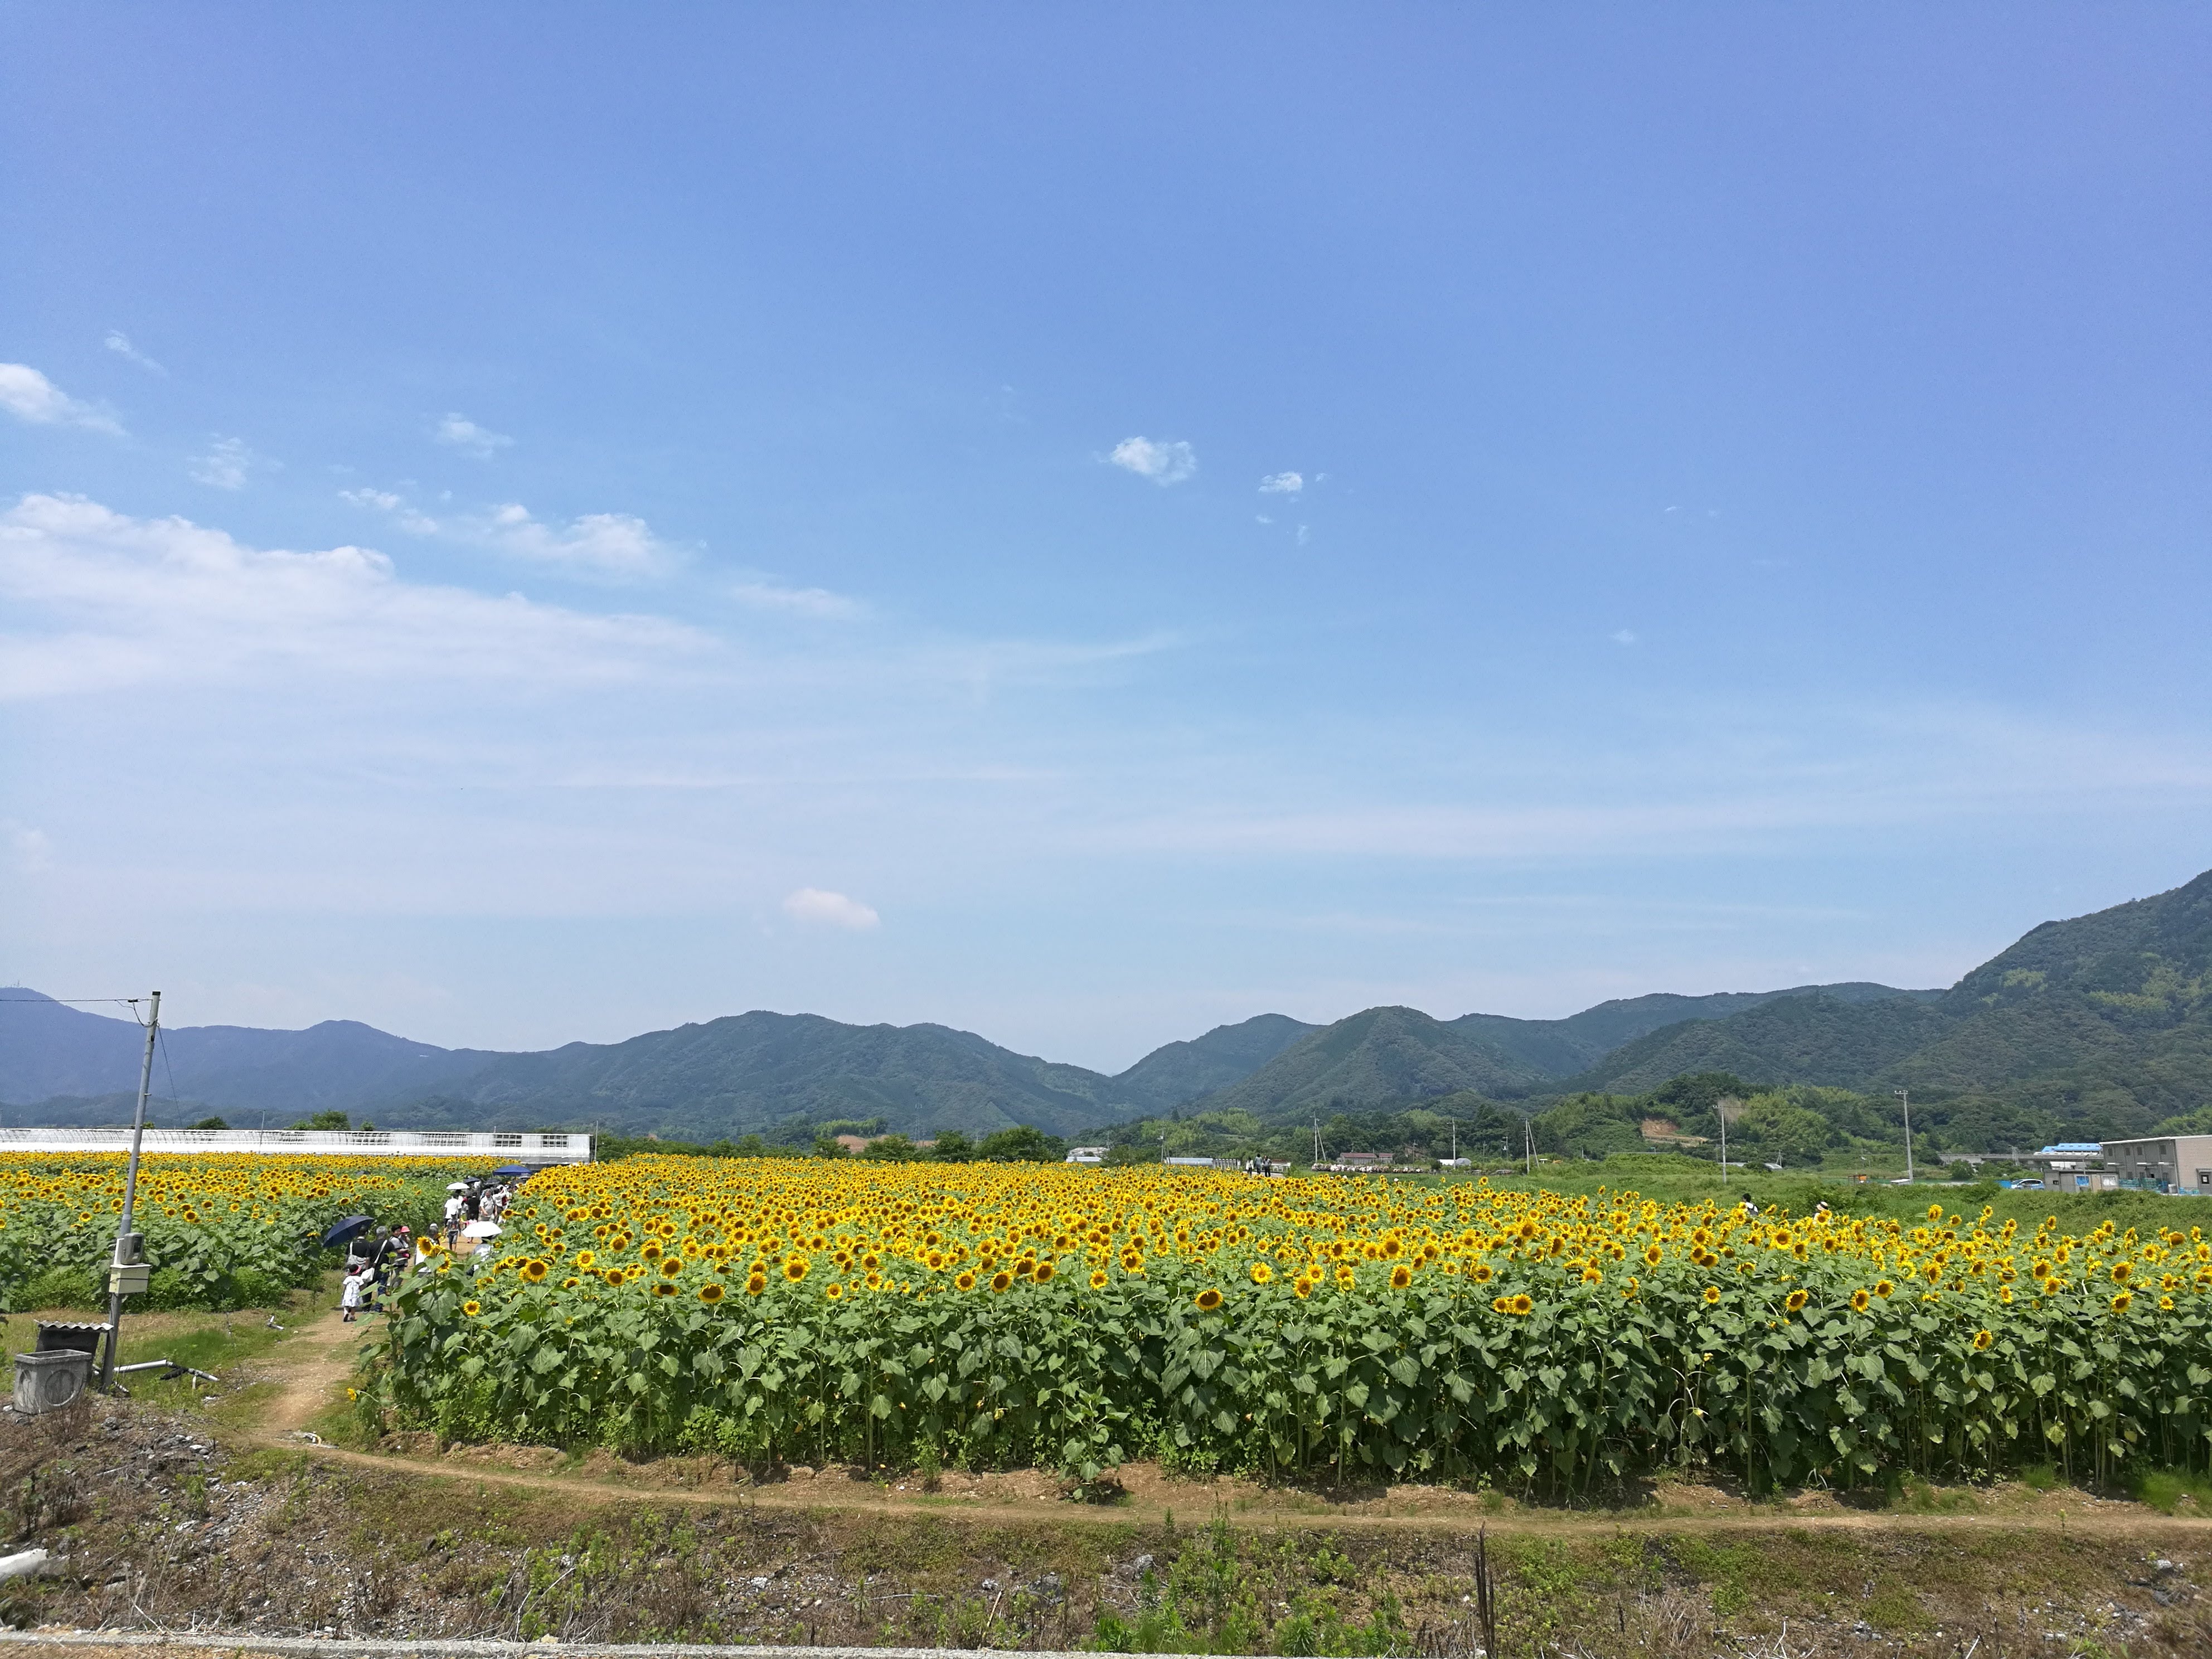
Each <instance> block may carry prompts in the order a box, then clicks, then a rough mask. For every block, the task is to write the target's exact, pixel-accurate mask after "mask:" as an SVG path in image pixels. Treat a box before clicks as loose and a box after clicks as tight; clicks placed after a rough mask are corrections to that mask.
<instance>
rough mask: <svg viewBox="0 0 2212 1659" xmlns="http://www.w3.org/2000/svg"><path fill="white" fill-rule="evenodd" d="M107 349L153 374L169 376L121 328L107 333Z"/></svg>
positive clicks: (164, 369) (112, 329) (166, 371)
mask: <svg viewBox="0 0 2212 1659" xmlns="http://www.w3.org/2000/svg"><path fill="white" fill-rule="evenodd" d="M107 349H109V350H110V351H112V352H113V353H114V354H115V355H116V356H118V357H120V358H122V359H123V360H124V361H125V362H132V363H136V364H137V365H138V367H139V368H143V369H144V370H146V371H147V372H148V373H149V374H167V373H168V372H169V371H168V370H167V369H166V368H162V367H161V364H159V363H157V362H155V361H154V360H153V359H152V358H151V357H149V356H147V355H146V354H145V353H144V352H143V351H141V350H139V349H138V348H137V346H134V345H132V344H131V337H130V336H129V335H128V334H125V332H124V331H122V330H121V329H119V328H111V329H109V330H108V331H107Z"/></svg>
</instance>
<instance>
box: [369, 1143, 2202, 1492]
mask: <svg viewBox="0 0 2212 1659" xmlns="http://www.w3.org/2000/svg"><path fill="white" fill-rule="evenodd" d="M2178 1213H2179V1212H2178ZM507 1222H508V1229H507V1233H506V1234H505V1235H504V1236H503V1237H501V1239H499V1240H498V1241H496V1243H495V1247H494V1248H493V1249H490V1250H488V1251H486V1252H483V1253H482V1254H480V1255H477V1256H474V1257H471V1258H468V1259H453V1258H448V1257H446V1256H444V1255H441V1254H439V1253H437V1252H436V1251H435V1249H434V1250H433V1251H432V1252H431V1253H430V1254H429V1255H428V1256H427V1257H426V1259H425V1260H424V1261H422V1264H421V1267H422V1271H421V1272H419V1273H416V1275H414V1276H413V1277H412V1280H411V1284H410V1288H409V1289H408V1290H407V1291H405V1292H404V1294H403V1296H402V1297H400V1299H399V1302H398V1312H397V1315H396V1316H395V1318H394V1320H393V1322H392V1326H391V1328H390V1336H389V1346H388V1352H387V1353H386V1358H385V1361H384V1364H382V1366H381V1368H380V1371H379V1372H378V1374H377V1376H376V1377H375V1378H374V1381H373V1383H372V1384H371V1386H370V1387H369V1389H368V1390H367V1391H366V1394H365V1396H364V1398H365V1409H366V1410H368V1411H369V1412H371V1413H374V1414H377V1415H379V1416H380V1417H381V1418H382V1419H384V1420H386V1421H388V1422H394V1423H398V1424H405V1425H427V1426H435V1428H437V1429H438V1430H439V1431H441V1432H442V1433H444V1434H446V1435H448V1436H450V1437H457V1438H469V1439H482V1438H490V1437H501V1438H507V1439H514V1440H521V1441H528V1442H535V1443H547V1444H553V1445H565V1446H576V1445H583V1444H605V1445H611V1446H617V1447H622V1448H626V1449H694V1450H702V1451H707V1450H710V1451H714V1452H718V1453H720V1454H723V1455H730V1456H733V1457H741V1458H745V1459H750V1460H774V1459H778V1458H798V1457H801V1456H804V1457H808V1458H816V1457H824V1456H848V1457H856V1458H865V1459H871V1460H873V1459H889V1460H891V1461H894V1462H924V1463H927V1462H929V1461H931V1460H933V1459H940V1458H941V1459H944V1460H945V1461H948V1462H950V1461H954V1460H965V1461H968V1462H974V1463H979V1464H997V1465H1006V1464H1013V1463H1024V1462H1036V1463H1043V1464H1048V1465H1052V1466H1056V1467H1059V1468H1063V1469H1065V1470H1067V1471H1068V1472H1070V1473H1071V1474H1075V1475H1077V1476H1079V1477H1080V1478H1085V1479H1089V1478H1092V1477H1094V1476H1095V1475H1096V1474H1097V1472H1098V1471H1099V1470H1101V1469H1102V1468H1108V1467H1110V1466H1111V1465H1113V1464H1115V1463H1116V1462H1121V1461H1122V1460H1124V1459H1126V1458H1128V1457H1131V1456H1136V1455H1164V1456H1165V1457H1168V1458H1169V1459H1170V1460H1179V1461H1182V1462H1188V1463H1189V1464H1193V1465H1197V1466H1201V1467H1237V1468H1249V1469H1253V1470H1255V1471H1257V1472H1261V1473H1267V1474H1301V1473H1314V1474H1319V1473H1333V1474H1339V1475H1351V1474H1374V1473H1378V1472H1383V1471H1388V1472H1389V1473H1390V1474H1393V1475H1395V1476H1398V1477H1401V1478H1408V1477H1419V1478H1425V1479H1432V1480H1433V1479H1472V1478H1484V1477H1486V1478H1490V1479H1493V1480H1500V1481H1504V1482H1506V1483H1509V1484H1512V1485H1516V1486H1522V1487H1527V1488H1541V1489H1545V1490H1548V1491H1552V1492H1560V1491H1569V1490H1572V1491H1579V1490H1583V1489H1587V1488H1588V1487H1589V1486H1591V1484H1592V1483H1593V1482H1599V1483H1605V1482H1611V1481H1616V1480H1620V1479H1623V1478H1626V1477H1628V1476H1631V1475H1633V1474H1639V1473H1644V1472H1648V1471H1651V1470H1654V1469H1657V1468H1664V1467H1669V1466H1676V1465H1680V1464H1683V1463H1685V1462H1700V1463H1704V1464H1705V1465H1708V1466H1711V1467H1716V1468H1722V1469H1725V1470H1728V1471H1729V1472H1732V1473H1735V1474H1741V1475H1742V1476H1743V1477H1745V1478H1746V1479H1747V1480H1750V1481H1752V1482H1753V1483H1754V1484H1758V1485H1764V1484H1766V1483H1769V1482H1787V1483H1798V1482H1805V1481H1826V1482H1830V1483H1833V1484H1837V1485H1846V1484H1854V1483H1860V1482H1866V1481H1874V1480H1887V1479H1890V1478H1893V1477H1894V1476H1896V1475H1898V1474H1903V1473H1906V1472H1911V1473H1919V1474H1938V1473H1940V1474H1977V1473H1988V1472H1996V1471H1998V1470H2002V1469H2003V1468H2008V1467H2015V1466H2021V1465H2025V1464H2033V1463H2044V1462H2063V1463H2064V1464H2066V1465H2068V1466H2069V1468H2073V1469H2075V1471H2076V1472H2078V1473H2081V1474H2108V1473H2110V1472H2111V1471H2112V1469H2113V1468H2116V1467H2118V1466H2121V1465H2129V1464H2140V1463H2142V1462H2155V1463H2159V1464H2184V1465H2193V1464H2201V1463H2203V1462H2204V1461H2205V1460H2206V1457H2207V1454H2208V1449H2212V1405H2209V1404H2208V1400H2207V1396H2206V1393H2205V1390H2206V1385H2207V1384H2208V1383H2212V1336H2208V1327H2207V1317H2206V1314H2207V1308H2208V1302H2207V1296H2208V1291H2212V1243H2206V1242H2205V1240H2204V1239H2203V1237H2201V1236H2200V1231H2199V1230H2198V1229H2197V1228H2194V1227H2191V1228H2189V1229H2187V1230H2186V1231H2184V1230H2182V1229H2180V1228H2179V1227H2174V1228H2168V1229H2165V1230H2162V1231H2154V1232H2151V1233H2147V1234H2138V1233H2137V1232H2136V1231H2124V1232H2121V1231H2115V1230H2114V1229H2113V1228H2112V1227H2111V1226H2109V1225H2107V1226H2105V1227H2100V1228H2099V1229H2097V1230H2095V1231H2090V1232H2087V1233H2086V1234H2083V1235H2081V1236H2070V1235H2067V1234H2064V1233H2063V1232H2062V1231H2060V1230H2059V1228H2058V1226H2057V1223H2056V1222H2055V1221H2053V1222H2047V1223H2045V1225H2043V1226H2041V1227H2040V1228H2039V1229H2036V1230H2033V1231H2021V1229H2020V1228H2019V1227H2018V1226H2016V1225H2015V1224H2013V1223H2009V1222H2007V1223H2002V1224H1999V1223H1997V1222H1996V1221H1995V1220H1994V1219H1993V1218H1991V1216H1990V1213H1989V1212H1987V1211H1986V1210H1984V1211H1983V1212H1979V1213H1978V1214H1976V1215H1972V1216H1965V1215H1960V1214H1955V1213H1947V1212H1945V1210H1944V1209H1943V1207H1942V1206H1941V1205H1935V1206H1930V1207H1929V1210H1928V1212H1927V1214H1926V1216H1925V1218H1924V1219H1920V1220H1917V1221H1916V1222H1913V1223H1911V1224H1907V1223H1900V1222H1896V1221H1891V1220H1885V1219H1875V1218H1852V1217H1846V1216H1840V1215H1826V1214H1823V1215H1820V1216H1818V1217H1814V1218H1792V1217H1789V1216H1786V1215H1784V1214H1781V1213H1779V1212H1765V1213H1759V1214H1746V1213H1743V1212H1740V1211H1736V1210H1730V1209H1723V1208H1720V1207H1717V1206H1713V1205H1710V1204H1704V1205H1700V1204H1676V1205H1672V1206H1662V1205H1660V1204H1658V1203H1656V1202H1652V1201H1649V1200H1642V1199H1639V1198H1638V1196H1637V1195H1636V1194H1632V1193H1601V1194H1598V1195H1597V1196H1596V1197H1595V1198H1586V1197H1569V1196H1565V1195H1560V1194H1547V1193H1534V1194H1531V1193H1525V1192H1518V1191H1502V1190H1496V1189H1492V1188H1490V1187H1489V1186H1488V1185H1487V1184H1486V1183H1483V1182H1459V1183H1454V1184H1450V1185H1446V1186H1441V1187H1438V1186H1407V1185H1400V1184H1393V1183H1390V1182H1376V1181H1370V1180H1352V1181H1336V1180H1328V1179H1315V1180H1279V1181H1261V1180H1255V1179H1251V1178H1249V1177H1244V1176H1230V1175H1212V1174H1204V1173H1195V1172H1185V1171H1180V1170H1178V1171H1173V1172H1170V1171H1165V1170H1146V1169H1134V1170H1078V1169H1069V1168H1066V1167H1061V1166H1036V1165H994V1164H969V1165H953V1166H939V1165H927V1166H920V1165H899V1164H884V1165H872V1164H853V1163H844V1162H832V1161H827V1160H824V1161H818V1162H809V1163H805V1164H799V1163H793V1162H791V1161H763V1162H747V1161H738V1160H731V1161H714V1160H701V1159H688V1158H640V1159H635V1160H630V1161H627V1162H623V1163H621V1164H611V1165H599V1166H583V1167H578V1168H572V1169H564V1170H553V1171H549V1172H547V1173H546V1174H544V1175H542V1176H538V1178H536V1179H535V1180H533V1181H532V1182H531V1183H530V1184H529V1186H528V1187H527V1188H525V1190H524V1193H523V1194H522V1196H521V1198H520V1200H518V1202H517V1204H516V1206H514V1208H513V1210H511V1211H510V1212H509V1213H508V1217H507Z"/></svg>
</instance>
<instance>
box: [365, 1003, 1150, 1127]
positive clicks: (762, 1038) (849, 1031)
mask: <svg viewBox="0 0 2212 1659" xmlns="http://www.w3.org/2000/svg"><path fill="white" fill-rule="evenodd" d="M443 1096H444V1097H443V1098H442V1099H441V1100H440V1101H438V1102H437V1103H435V1105H436V1107H437V1108H438V1109H439V1110H440V1112H441V1115H444V1116H447V1117H449V1118H455V1119H459V1118H465V1119H468V1120H470V1121H484V1122H492V1123H504V1122H513V1121H522V1120H525V1119H527V1120H528V1121H532V1122H548V1123H565V1124H574V1125H586V1124H592V1123H600V1124H604V1125H605V1126H606V1127H609V1128H613V1129H620V1130H624V1131H627V1132H629V1133H642V1132H644V1131H645V1130H647V1129H650V1130H652V1131H653V1133H658V1134H661V1135H665V1136H669V1137H671V1138H681V1139H708V1140H711V1139H717V1138H719V1137H721V1136H725V1135H739V1134H744V1133H750V1132H756V1131H760V1132H765V1131H769V1130H772V1129H773V1128H775V1127H776V1126H777V1125H779V1124H783V1123H787V1122H791V1121H797V1122H800V1123H805V1124H814V1123H823V1122H829V1121H841V1120H860V1121H865V1120H869V1119H880V1120H881V1121H882V1123H883V1126H884V1128H885V1129H887V1130H889V1131H891V1132H894V1133H901V1134H905V1135H908V1136H912V1137H915V1138H921V1137H923V1136H927V1135H930V1134H933V1133H935V1132H937V1131H938V1130H940V1129H958V1130H961V1131H963V1133H967V1134H969V1135H971V1136H975V1135H983V1134H988V1133H991V1132H992V1131H994V1130H996V1129H1004V1128H1008V1127H1012V1126H1013V1125H1015V1124H1017V1123H1030V1124H1035V1125H1036V1127H1039V1128H1041V1129H1043V1130H1045V1131H1046V1132H1047V1133H1051V1134H1056V1135H1066V1134H1071V1133H1075V1132H1077V1131H1079V1130H1081V1129H1083V1128H1085V1127H1088V1126H1090V1125H1091V1124H1093V1123H1097V1122H1099V1121H1103V1120H1105V1119H1109V1118H1112V1117H1117V1116H1127V1115H1132V1114H1133V1112H1134V1111H1136V1110H1137V1109H1138V1107H1139V1103H1138V1102H1136V1101H1134V1100H1133V1099H1132V1098H1130V1097H1127V1096H1126V1095H1125V1094H1123V1093H1122V1092H1121V1091H1120V1090H1118V1089H1117V1088H1116V1087H1115V1084H1114V1082H1113V1079H1109V1078H1105V1077H1102V1076H1100V1075H1099V1074H1098V1073H1096V1072H1091V1071H1085V1069H1084V1068H1083V1067H1081V1066H1060V1065H1055V1064H1054V1063H1053V1062H1052V1061H1050V1060H1039V1059H1037V1058H1036V1057H1035V1056H1033V1055H1029V1054H1015V1053H1013V1052H1012V1051H1011V1050H1009V1049H1006V1048H1000V1047H999V1046H998V1045H997V1044H995V1043H993V1042H986V1041H985V1040H984V1039H983V1038H981V1037H980V1036H975V1034H974V1033H973V1032H970V1031H957V1030H952V1029H951V1027H949V1026H945V1025H845V1024H839V1023H838V1022H837V1021H836V1020H831V1019H823V1018H821V1017H820V1016H818V1015H815V1014H775V1013H766V1012H753V1013H749V1014H734V1015H731V1016H729V1017H727V1018H722V1019H715V1020H709V1021H708V1022H707V1023H706V1024H701V1025H684V1026H679V1027H678V1028H677V1029H676V1030H672V1031H653V1032H648V1033H647V1034H646V1035H645V1036H635V1037H632V1038H630V1039H629V1041H628V1042H615V1043H604V1044H602V1043H588V1042H572V1043H569V1044H568V1045H567V1046H566V1047H565V1048H553V1049H548V1050H546V1051H545V1052H544V1053H541V1054H504V1055H501V1056H499V1057H498V1058H496V1059H495V1060H491V1061H490V1062H489V1064H487V1065H484V1066H482V1067H480V1068H479V1069H477V1071H475V1072H474V1073H471V1075H469V1076H468V1077H466V1078H465V1079H461V1080H460V1081H459V1083H458V1084H457V1085H453V1087H450V1088H448V1089H447V1090H446V1091H443ZM407 1107H408V1103H404V1102H397V1101H395V1102H393V1103H392V1104H391V1105H390V1106H389V1107H388V1108H386V1109H385V1110H383V1111H381V1112H380V1113H379V1114H378V1116H377V1121H379V1122H380V1123H388V1124H389V1125H391V1126H392V1127H397V1126H398V1125H400V1124H402V1123H404V1122H407V1121H411V1114H410V1112H409V1111H408V1109H407Z"/></svg>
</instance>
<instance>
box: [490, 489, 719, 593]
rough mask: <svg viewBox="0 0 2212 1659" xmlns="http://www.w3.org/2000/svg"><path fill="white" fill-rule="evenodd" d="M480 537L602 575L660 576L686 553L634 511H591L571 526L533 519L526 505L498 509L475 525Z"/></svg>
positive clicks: (515, 552) (517, 553) (521, 555)
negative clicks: (669, 542)
mask: <svg viewBox="0 0 2212 1659" xmlns="http://www.w3.org/2000/svg"><path fill="white" fill-rule="evenodd" d="M473 529H474V532H475V533H476V535H477V539H479V540H481V541H483V542H484V543H486V544H489V545H490V546H492V547H495V548H497V549H498V550H500V551H501V552H502V553H507V554H510V555H512V556H513V557H515V558H518V559H528V560H531V561H532V562H535V563H538V564H547V565H553V566H556V567H558V568H563V569H566V570H569V571H571V572H574V573H578V574H586V575H592V576H601V577H617V578H620V577H636V576H656V575H659V574H662V573H663V572H665V571H666V570H667V569H668V568H670V567H671V566H672V565H675V564H677V563H678V562H680V561H681V559H682V557H683V551H682V550H681V549H678V548H675V547H671V545H670V544H668V543H666V542H664V541H662V540H661V539H660V538H659V537H657V536H655V535H654V534H653V527H652V526H650V525H648V524H647V523H646V521H645V520H642V519H640V518H635V517H634V516H632V515H631V514H629V513H585V514H584V515H583V517H581V518H580V519H572V520H569V521H568V526H567V527H566V528H556V527H555V526H552V525H549V524H546V523H544V522H543V521H541V520H537V519H533V518H532V517H531V516H530V510H529V509H528V508H527V507H524V506H522V505H521V504H520V502H516V501H509V502H508V503H507V505H506V506H504V507H498V508H496V509H495V510H494V511H493V513H492V515H491V517H490V518H489V519H488V520H483V521H482V522H481V523H479V524H478V525H477V526H473Z"/></svg>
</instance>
